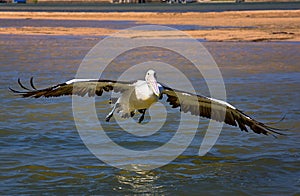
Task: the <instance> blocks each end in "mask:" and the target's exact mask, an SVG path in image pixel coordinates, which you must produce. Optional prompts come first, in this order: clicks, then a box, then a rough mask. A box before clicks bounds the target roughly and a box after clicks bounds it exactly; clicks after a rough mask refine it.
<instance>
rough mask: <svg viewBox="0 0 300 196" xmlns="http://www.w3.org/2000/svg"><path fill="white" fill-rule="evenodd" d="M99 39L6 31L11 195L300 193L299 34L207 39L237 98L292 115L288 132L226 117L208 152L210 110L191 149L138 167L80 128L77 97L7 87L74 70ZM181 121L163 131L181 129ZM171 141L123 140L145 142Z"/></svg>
mask: <svg viewBox="0 0 300 196" xmlns="http://www.w3.org/2000/svg"><path fill="white" fill-rule="evenodd" d="M25 38H26V39H25ZM99 40H100V39H99V38H96V37H94V38H93V39H87V38H85V37H64V36H57V37H53V36H51V37H48V36H36V37H31V36H11V35H1V36H0V50H1V53H0V64H1V80H0V86H1V87H0V88H1V93H0V97H1V99H0V103H1V106H2V107H1V109H0V110H1V122H0V125H1V126H0V127H1V129H0V134H1V138H2V139H1V140H0V145H1V149H0V152H1V154H0V156H1V157H0V159H1V162H0V166H1V182H0V193H1V194H42V193H50V194H51V193H52V194H66V193H67V194H103V195H105V194H127V195H130V194H162V195H164V194H171V195H172V194H188V193H189V194H195V195H196V194H221V193H222V194H227V195H229V194H230V195H232V194H249V195H253V194H272V193H277V194H281V195H284V194H288V195H291V194H299V193H300V191H299V190H300V179H299V176H300V171H299V160H300V154H299V152H300V149H299V146H300V143H299V141H300V136H299V127H300V123H299V118H300V112H299V111H300V108H299V100H298V99H299V97H300V94H299V93H300V89H299V86H300V83H299V82H300V80H299V79H300V70H299V69H300V67H299V62H300V59H299V58H300V56H299V51H300V44H299V43H205V46H206V47H207V48H208V49H209V51H210V52H211V53H212V55H213V56H214V57H215V60H216V61H217V63H218V65H219V66H220V69H221V71H222V73H223V76H224V80H225V83H226V89H227V98H228V100H229V101H230V102H231V103H232V104H234V105H236V106H238V107H239V108H241V109H242V110H243V111H245V112H246V113H247V114H249V115H252V116H253V117H255V118H257V119H259V120H261V121H263V122H274V121H278V120H279V119H280V118H281V117H282V116H283V115H284V114H286V119H285V120H284V121H282V122H279V123H278V124H276V126H278V127H280V128H286V127H288V128H290V130H289V131H288V132H287V134H288V135H287V136H285V137H279V138H278V139H275V138H273V137H267V136H261V135H256V134H253V133H244V132H241V131H239V130H238V129H237V128H235V127H230V126H224V129H223V131H222V133H221V136H220V138H219V139H218V141H217V143H216V145H215V146H214V148H213V149H212V150H211V151H210V152H209V153H208V154H207V155H206V156H204V157H199V156H197V152H198V150H199V145H200V143H201V141H202V138H203V134H204V131H203V130H205V129H206V128H207V120H206V119H203V120H202V121H201V122H200V125H199V129H198V132H197V134H196V137H195V138H194V140H193V141H192V143H191V145H190V146H189V148H188V149H187V150H186V151H185V152H184V153H183V154H182V155H181V156H179V157H178V158H177V159H175V160H174V161H172V162H171V163H170V164H169V165H166V166H164V167H161V168H158V169H155V170H154V171H150V172H140V171H136V172H128V171H121V170H119V169H116V168H113V167H111V166H109V165H107V164H105V163H103V162H102V161H100V160H98V159H97V158H96V157H95V156H94V155H93V154H91V153H90V152H89V151H88V149H87V148H86V146H85V145H84V144H83V142H82V141H81V139H80V137H79V135H78V133H77V131H76V127H75V124H74V118H73V114H72V102H71V98H70V97H61V98H54V99H21V98H18V97H16V96H14V95H12V94H11V93H10V92H9V91H8V90H7V88H8V87H9V86H11V87H16V86H15V85H16V80H17V78H18V77H21V78H22V79H23V80H24V81H25V80H26V79H28V78H30V77H31V76H34V77H35V78H36V79H35V81H36V86H37V87H45V86H48V85H49V84H56V83H61V82H64V81H66V80H68V79H71V78H73V77H74V75H75V73H76V70H77V68H78V66H79V64H80V62H81V59H82V58H83V57H84V55H85V54H86V53H87V52H88V51H89V50H90V48H91V47H93V46H94V45H95V44H96V43H97V42H98V41H99ZM161 58H164V55H163V54H162V56H161ZM173 62H175V63H176V59H174V60H173ZM113 71H114V72H111V75H107V78H109V77H112V78H113V76H114V74H117V75H118V73H117V72H118V69H117V68H116V69H115V70H113ZM158 77H159V73H158ZM190 79H191V80H192V81H194V82H195V84H197V85H196V87H197V88H198V89H197V90H199V91H200V92H202V94H205V95H208V91H207V88H206V87H205V81H204V80H203V79H201V78H200V77H199V76H198V75H196V74H195V75H193V74H192V73H191V77H190ZM96 100H97V102H99V105H101V106H102V108H101V107H100V108H98V111H101V113H100V114H99V116H100V117H101V115H104V116H105V114H107V113H108V112H109V110H110V107H109V106H108V105H105V104H100V103H101V102H102V101H105V100H103V99H101V98H97V99H96ZM172 111H173V110H172ZM102 112H103V114H102ZM174 113H175V112H174ZM170 117H171V116H170ZM173 121H176V116H175V115H174V119H173ZM172 124H173V123H171V122H170V123H169V126H168V130H166V131H165V132H162V133H161V136H160V137H163V138H168V137H172V135H173V134H174V133H173V132H172V131H173V128H172ZM108 127H110V130H109V131H110V132H111V136H112V137H116V138H115V139H116V140H117V139H118V136H119V135H120V133H119V131H121V130H119V129H115V127H117V126H116V124H114V121H112V122H111V124H109V126H108ZM164 141H165V140H161V141H160V140H159V139H156V140H153V141H151V138H148V141H147V142H145V143H143V142H142V141H140V142H139V143H136V141H130V140H129V141H123V142H124V144H126V145H137V144H138V145H141V148H143V147H145V146H146V145H151V142H152V143H153V144H155V145H160V144H161V143H162V142H164ZM143 145H145V146H143ZM104 147H105V145H104ZM174 150H176V149H174ZM157 156H159V155H157Z"/></svg>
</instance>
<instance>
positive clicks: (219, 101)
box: [207, 97, 236, 110]
mask: <svg viewBox="0 0 300 196" xmlns="http://www.w3.org/2000/svg"><path fill="white" fill-rule="evenodd" d="M207 98H208V99H210V100H212V101H215V102H218V103H220V104H223V105H226V106H228V107H230V108H232V109H234V110H235V109H236V108H235V107H234V106H233V105H231V104H229V103H227V102H225V101H222V100H218V99H214V98H211V97H207Z"/></svg>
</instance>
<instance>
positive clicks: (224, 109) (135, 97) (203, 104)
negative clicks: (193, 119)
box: [10, 70, 281, 135]
mask: <svg viewBox="0 0 300 196" xmlns="http://www.w3.org/2000/svg"><path fill="white" fill-rule="evenodd" d="M18 83H19V85H20V86H21V87H22V88H23V89H25V90H26V91H16V90H13V89H10V90H11V91H13V92H14V93H17V94H21V95H22V96H23V97H34V98H39V97H58V96H62V95H78V96H85V95H88V96H96V95H97V96H101V95H102V93H103V92H104V91H107V92H108V91H114V92H117V93H118V92H119V93H121V94H122V95H121V96H120V97H119V98H118V100H117V101H116V103H115V104H114V107H113V109H112V110H111V112H110V113H109V114H108V115H107V116H106V119H105V120H106V121H109V120H110V119H111V117H112V116H113V114H114V112H115V111H117V112H118V113H120V114H121V116H122V117H124V118H128V117H133V116H134V115H135V113H136V112H137V111H138V112H139V113H141V114H142V115H141V116H140V118H139V121H138V122H139V123H141V122H142V121H143V120H144V115H145V112H146V110H147V109H148V108H149V107H150V106H151V105H152V104H153V103H155V102H157V101H158V100H159V99H160V98H162V97H163V96H164V95H165V96H167V99H166V101H167V102H168V103H169V104H170V105H171V106H172V108H178V107H179V108H180V112H184V113H188V112H190V113H191V115H197V116H202V117H206V118H210V119H213V120H216V121H220V122H225V123H226V124H229V125H232V126H238V127H239V128H240V129H241V130H242V131H248V129H247V127H248V128H250V129H252V130H253V131H254V132H255V133H258V134H260V133H263V134H265V135H267V134H281V133H280V132H278V130H279V129H276V128H273V127H270V126H267V125H265V124H263V123H261V122H259V121H256V120H255V119H253V118H251V117H250V116H248V115H246V114H245V113H243V112H242V111H240V110H239V109H237V108H236V107H234V106H232V105H231V104H229V103H227V102H225V101H222V100H217V99H214V98H210V97H205V96H201V95H195V94H191V93H188V92H184V91H179V90H175V89H171V88H169V87H167V86H165V85H161V84H159V83H158V82H157V80H156V74H155V72H154V71H153V70H149V71H147V73H146V76H145V80H138V81H135V82H120V81H113V80H97V79H73V80H69V81H67V82H65V83H62V84H58V85H55V86H52V87H49V88H45V89H41V90H38V89H36V88H35V87H34V85H33V81H32V78H31V80H30V84H31V87H32V88H33V89H32V90H30V89H29V88H27V87H25V86H24V85H23V84H22V83H21V82H20V80H18ZM212 110H214V112H212ZM279 131H280V130H279Z"/></svg>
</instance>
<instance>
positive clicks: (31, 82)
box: [30, 77, 37, 90]
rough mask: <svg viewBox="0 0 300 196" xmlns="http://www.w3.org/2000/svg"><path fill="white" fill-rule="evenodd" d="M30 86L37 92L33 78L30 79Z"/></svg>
mask: <svg viewBox="0 0 300 196" xmlns="http://www.w3.org/2000/svg"><path fill="white" fill-rule="evenodd" d="M30 85H31V87H32V88H33V89H34V90H37V89H36V88H35V86H34V85H33V77H31V78H30Z"/></svg>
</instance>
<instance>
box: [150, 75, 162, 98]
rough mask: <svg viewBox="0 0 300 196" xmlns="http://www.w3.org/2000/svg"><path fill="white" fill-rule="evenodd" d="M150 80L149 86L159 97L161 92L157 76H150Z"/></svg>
mask: <svg viewBox="0 0 300 196" xmlns="http://www.w3.org/2000/svg"><path fill="white" fill-rule="evenodd" d="M148 82H149V86H150V88H151V89H152V91H153V93H154V94H155V95H156V96H158V97H159V96H160V92H159V88H158V83H157V81H156V79H155V77H154V76H151V77H149V80H148Z"/></svg>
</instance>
